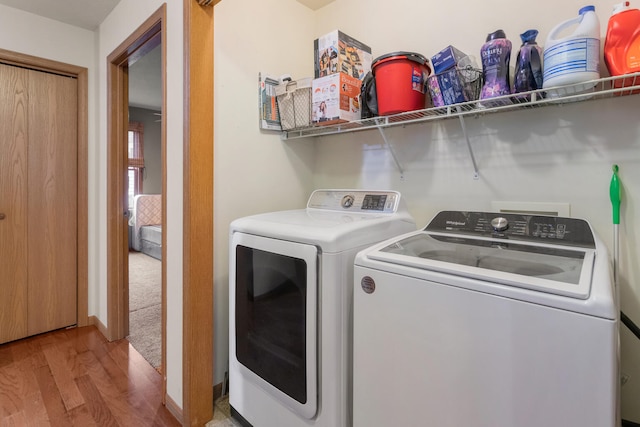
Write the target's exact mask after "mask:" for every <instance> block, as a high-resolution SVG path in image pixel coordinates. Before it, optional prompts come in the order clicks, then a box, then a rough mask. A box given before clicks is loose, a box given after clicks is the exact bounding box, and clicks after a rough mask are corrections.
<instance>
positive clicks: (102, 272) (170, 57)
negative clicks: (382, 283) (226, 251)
mask: <svg viewBox="0 0 640 427" xmlns="http://www.w3.org/2000/svg"><path fill="white" fill-rule="evenodd" d="M163 3H164V2H162V1H160V0H147V1H142V2H141V1H138V0H121V1H120V3H119V4H118V5H117V6H116V7H115V9H114V10H113V11H112V12H111V14H110V15H109V16H108V17H107V18H106V19H105V21H104V22H103V23H102V24H101V25H100V28H99V29H98V35H99V44H98V51H97V52H98V54H97V56H98V70H99V74H98V82H99V105H98V117H99V123H100V126H99V139H98V147H99V149H98V155H97V158H98V160H97V161H96V165H95V168H91V167H90V168H89V169H90V173H92V179H93V180H94V181H95V182H97V184H96V191H97V193H98V194H99V197H98V202H97V205H98V213H97V220H96V218H95V217H93V218H90V221H91V222H90V226H91V227H92V228H97V230H98V231H97V233H98V242H99V244H98V245H97V246H96V247H95V248H93V252H92V253H91V254H90V258H93V257H96V256H97V259H98V266H97V269H98V275H97V279H98V284H97V285H98V286H97V289H98V296H97V309H96V310H97V311H96V312H95V313H90V314H95V315H96V316H98V318H99V319H100V320H101V321H102V323H104V324H106V323H107V298H106V296H107V284H106V271H107V266H106V262H107V257H106V241H107V239H106V237H107V230H106V227H107V226H106V216H105V213H106V194H107V193H106V191H107V175H106V167H107V122H106V120H107V74H106V73H107V67H106V65H107V62H106V58H107V57H108V56H109V54H111V53H112V52H113V51H114V50H115V49H116V48H117V47H118V46H119V45H120V44H121V43H122V42H124V40H125V39H126V38H127V37H129V35H131V34H132V33H133V32H134V31H135V30H136V29H137V28H138V27H139V26H140V25H141V24H142V23H143V22H144V21H145V20H146V19H147V18H149V17H150V16H151V15H152V14H153V13H154V12H155V11H156V10H158V8H159V7H160V6H161V5H162V4H163ZM182 17H183V11H182V2H180V1H169V2H167V23H166V31H167V33H166V34H167V37H166V40H167V46H166V52H167V61H166V62H167V94H166V97H167V111H166V116H165V117H166V121H167V171H166V173H167V194H166V197H167V218H166V227H165V229H164V230H165V232H166V234H167V258H168V259H169V260H182V140H183V138H182V131H183V126H182V123H183V121H182V106H183V87H182V80H183V78H182V76H183V69H182V66H183V46H182V41H183V33H182V29H183V24H182ZM166 281H167V366H166V375H167V394H168V395H169V397H170V398H171V399H172V400H173V401H174V402H175V403H176V404H178V405H180V406H182V262H181V261H178V262H168V263H167V278H166Z"/></svg>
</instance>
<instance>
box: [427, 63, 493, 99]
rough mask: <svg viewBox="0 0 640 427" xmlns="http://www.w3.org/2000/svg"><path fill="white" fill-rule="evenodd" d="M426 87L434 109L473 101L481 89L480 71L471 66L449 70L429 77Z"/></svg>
mask: <svg viewBox="0 0 640 427" xmlns="http://www.w3.org/2000/svg"><path fill="white" fill-rule="evenodd" d="M427 85H428V87H429V97H430V98H431V105H433V106H434V107H442V106H445V105H452V104H459V103H461V102H468V101H475V100H476V99H478V98H479V97H480V90H481V89H482V70H479V69H477V68H474V67H472V66H467V67H462V68H460V67H454V68H450V69H448V70H446V71H443V72H441V73H438V74H434V75H432V76H431V77H429V79H428V81H427Z"/></svg>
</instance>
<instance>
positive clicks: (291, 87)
mask: <svg viewBox="0 0 640 427" xmlns="http://www.w3.org/2000/svg"><path fill="white" fill-rule="evenodd" d="M311 82H312V79H311V78H306V79H300V80H296V81H287V82H284V83H282V84H279V85H278V86H276V100H277V103H278V112H279V113H280V125H281V126H282V130H293V129H301V128H305V127H309V126H311Z"/></svg>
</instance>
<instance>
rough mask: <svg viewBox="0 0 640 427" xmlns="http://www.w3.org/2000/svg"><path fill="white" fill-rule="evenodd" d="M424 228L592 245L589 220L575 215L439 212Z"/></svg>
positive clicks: (457, 232) (441, 231)
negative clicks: (565, 216)
mask: <svg viewBox="0 0 640 427" xmlns="http://www.w3.org/2000/svg"><path fill="white" fill-rule="evenodd" d="M425 231H434V232H440V233H455V234H467V235H475V236H483V237H492V238H503V239H514V240H527V241H537V242H541V243H544V242H546V243H552V242H554V243H557V244H563V245H573V246H582V247H589V248H595V240H594V237H593V231H592V230H591V227H590V226H589V223H587V222H586V221H585V220H583V219H576V218H564V217H555V216H543V215H526V214H507V213H494V212H462V211H442V212H440V213H438V214H437V215H436V216H435V217H434V218H433V220H431V222H430V223H429V225H427V227H426V228H425Z"/></svg>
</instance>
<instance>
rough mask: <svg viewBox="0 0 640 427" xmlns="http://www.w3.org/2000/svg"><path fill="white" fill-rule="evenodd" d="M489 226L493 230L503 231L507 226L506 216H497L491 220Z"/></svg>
mask: <svg viewBox="0 0 640 427" xmlns="http://www.w3.org/2000/svg"><path fill="white" fill-rule="evenodd" d="M491 226H492V227H493V229H494V230H495V231H504V230H506V229H507V228H509V221H508V220H507V218H504V217H502V216H498V217H495V218H493V219H492V220H491Z"/></svg>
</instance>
